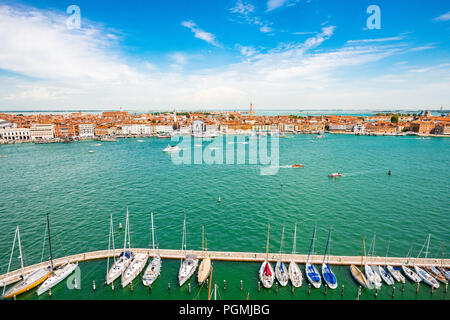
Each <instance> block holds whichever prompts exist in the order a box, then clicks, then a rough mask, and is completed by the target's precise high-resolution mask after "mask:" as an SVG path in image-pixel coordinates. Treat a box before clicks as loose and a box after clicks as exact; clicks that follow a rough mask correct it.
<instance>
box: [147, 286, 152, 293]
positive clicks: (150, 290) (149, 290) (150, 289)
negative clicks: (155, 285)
mask: <svg viewBox="0 0 450 320" xmlns="http://www.w3.org/2000/svg"><path fill="white" fill-rule="evenodd" d="M148 294H152V285H149V286H148Z"/></svg>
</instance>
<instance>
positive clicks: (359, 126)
mask: <svg viewBox="0 0 450 320" xmlns="http://www.w3.org/2000/svg"><path fill="white" fill-rule="evenodd" d="M353 132H354V133H355V134H365V133H366V126H365V125H363V124H361V123H360V124H357V125H355V126H353Z"/></svg>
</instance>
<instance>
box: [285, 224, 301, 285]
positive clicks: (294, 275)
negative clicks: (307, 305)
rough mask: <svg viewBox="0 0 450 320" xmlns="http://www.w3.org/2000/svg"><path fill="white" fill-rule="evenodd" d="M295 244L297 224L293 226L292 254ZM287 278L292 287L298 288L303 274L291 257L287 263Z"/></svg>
mask: <svg viewBox="0 0 450 320" xmlns="http://www.w3.org/2000/svg"><path fill="white" fill-rule="evenodd" d="M296 245H297V224H296V225H295V227H294V244H293V246H292V254H295V249H296ZM288 272H289V279H290V280H291V283H292V285H293V286H294V287H296V288H299V287H301V286H302V283H303V275H302V272H301V270H300V268H299V267H298V265H297V263H296V262H295V261H294V260H293V259H292V260H291V262H290V263H289V270H288Z"/></svg>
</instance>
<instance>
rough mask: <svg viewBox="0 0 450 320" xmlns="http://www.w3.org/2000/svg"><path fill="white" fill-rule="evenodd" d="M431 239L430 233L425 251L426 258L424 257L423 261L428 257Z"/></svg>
mask: <svg viewBox="0 0 450 320" xmlns="http://www.w3.org/2000/svg"><path fill="white" fill-rule="evenodd" d="M430 239H431V233H429V234H428V240H427V249H426V251H425V258H424V259H423V263H425V260H426V259H427V257H428V248H429V247H430Z"/></svg>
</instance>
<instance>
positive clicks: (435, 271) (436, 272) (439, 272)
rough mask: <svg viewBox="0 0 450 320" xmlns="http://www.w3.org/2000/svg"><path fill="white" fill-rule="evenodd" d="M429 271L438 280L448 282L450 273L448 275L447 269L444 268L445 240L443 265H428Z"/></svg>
mask: <svg viewBox="0 0 450 320" xmlns="http://www.w3.org/2000/svg"><path fill="white" fill-rule="evenodd" d="M426 269H427V271H428V272H429V273H430V274H431V275H432V276H433V277H435V278H436V280H439V281H440V282H442V283H444V284H447V283H448V280H449V278H448V277H449V275H446V273H447V271H446V270H445V268H444V242H442V262H441V267H440V268H438V267H435V266H433V265H430V266H427V267H426Z"/></svg>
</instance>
